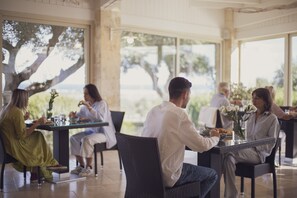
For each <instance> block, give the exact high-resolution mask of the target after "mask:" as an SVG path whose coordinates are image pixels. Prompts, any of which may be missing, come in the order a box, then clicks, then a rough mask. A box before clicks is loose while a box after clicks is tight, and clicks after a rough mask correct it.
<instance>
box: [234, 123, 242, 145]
mask: <svg viewBox="0 0 297 198" xmlns="http://www.w3.org/2000/svg"><path fill="white" fill-rule="evenodd" d="M232 140H233V141H234V142H240V141H244V140H245V129H244V128H242V127H241V124H240V122H234V127H233V134H232Z"/></svg>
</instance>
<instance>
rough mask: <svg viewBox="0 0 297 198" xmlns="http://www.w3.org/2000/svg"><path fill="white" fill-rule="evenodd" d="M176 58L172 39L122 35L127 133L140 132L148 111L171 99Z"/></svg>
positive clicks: (122, 74)
mask: <svg viewBox="0 0 297 198" xmlns="http://www.w3.org/2000/svg"><path fill="white" fill-rule="evenodd" d="M175 55H176V44H175V39H174V38H172V37H164V36H158V35H151V34H143V33H135V32H123V33H122V40H121V109H122V110H123V111H125V112H126V114H125V126H124V129H123V130H125V129H126V131H137V130H139V129H138V127H139V126H142V123H143V121H144V119H145V117H146V114H147V112H148V111H149V110H150V109H151V108H152V107H153V106H155V105H157V104H160V102H162V100H168V93H167V84H168V81H169V80H170V79H171V78H172V77H173V76H174V72H175V69H174V65H175ZM128 127H129V128H128Z"/></svg>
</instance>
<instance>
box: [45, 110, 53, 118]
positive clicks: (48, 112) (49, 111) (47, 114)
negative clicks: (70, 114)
mask: <svg viewBox="0 0 297 198" xmlns="http://www.w3.org/2000/svg"><path fill="white" fill-rule="evenodd" d="M52 116H53V111H52V110H49V109H47V110H46V119H51V118H52Z"/></svg>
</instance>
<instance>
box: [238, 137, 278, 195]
mask: <svg viewBox="0 0 297 198" xmlns="http://www.w3.org/2000/svg"><path fill="white" fill-rule="evenodd" d="M279 143H280V138H277V141H276V143H275V145H274V147H273V149H272V152H271V154H270V155H269V156H268V157H266V160H265V162H264V163H261V164H251V163H238V164H236V171H235V174H236V175H237V176H240V177H241V182H240V183H241V184H240V192H241V193H244V177H247V178H250V179H251V197H252V198H254V197H255V179H256V178H257V177H259V176H262V175H264V174H267V173H272V176H273V197H274V198H276V197H277V183H276V172H275V163H274V160H275V154H276V151H277V148H278V147H279Z"/></svg>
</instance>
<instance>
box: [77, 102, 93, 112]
mask: <svg viewBox="0 0 297 198" xmlns="http://www.w3.org/2000/svg"><path fill="white" fill-rule="evenodd" d="M80 105H85V106H86V107H87V108H88V109H89V111H91V110H92V106H91V105H90V103H89V102H88V101H84V100H81V101H79V103H78V106H80Z"/></svg>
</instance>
